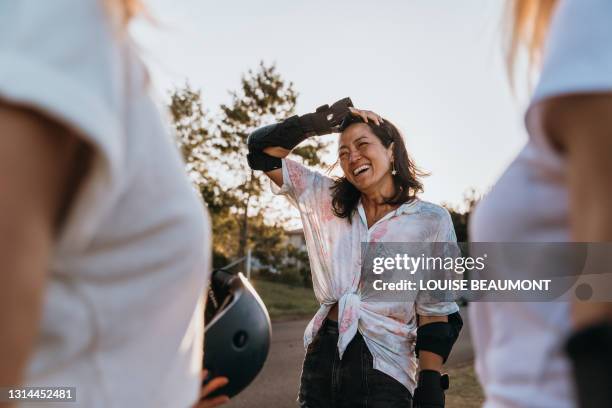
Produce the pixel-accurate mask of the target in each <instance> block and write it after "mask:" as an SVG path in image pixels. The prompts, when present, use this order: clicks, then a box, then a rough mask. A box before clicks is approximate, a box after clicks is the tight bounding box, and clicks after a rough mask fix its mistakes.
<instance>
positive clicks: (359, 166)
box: [338, 123, 393, 192]
mask: <svg viewBox="0 0 612 408" xmlns="http://www.w3.org/2000/svg"><path fill="white" fill-rule="evenodd" d="M338 159H339V161H340V166H341V167H342V171H343V172H344V176H345V177H346V178H347V180H348V181H349V182H350V183H351V184H353V185H354V186H355V187H357V189H358V190H359V191H361V192H368V191H371V190H373V189H374V190H375V189H379V188H382V187H383V186H384V185H385V184H386V183H388V182H391V183H392V182H393V179H392V176H391V173H390V168H391V163H392V160H393V144H391V145H390V146H389V147H388V148H386V147H384V146H383V144H382V143H381V141H380V139H379V138H378V137H377V136H376V135H375V134H374V132H372V129H370V127H369V126H368V125H366V124H365V123H355V124H353V125H350V126H349V127H348V128H346V129H345V130H344V132H342V133H341V134H340V140H339V143H338Z"/></svg>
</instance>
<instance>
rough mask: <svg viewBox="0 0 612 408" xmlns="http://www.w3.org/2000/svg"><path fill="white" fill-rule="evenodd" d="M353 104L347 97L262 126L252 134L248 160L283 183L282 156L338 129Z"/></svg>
mask: <svg viewBox="0 0 612 408" xmlns="http://www.w3.org/2000/svg"><path fill="white" fill-rule="evenodd" d="M352 106H353V103H352V102H351V100H350V98H344V99H341V100H339V101H338V102H336V103H334V104H333V105H332V106H328V105H323V106H320V107H319V108H317V110H316V112H314V113H308V114H306V115H302V116H297V115H295V116H292V117H290V118H288V119H285V120H284V121H282V122H280V123H276V124H274V125H268V126H264V127H261V128H259V129H257V130H255V131H254V132H253V133H251V134H250V135H249V137H248V140H247V144H248V146H249V154H248V155H247V159H248V162H249V166H250V167H251V169H253V170H262V171H264V172H265V173H266V175H267V176H268V177H270V178H271V179H272V181H274V183H276V185H278V186H282V184H283V174H282V161H281V159H282V158H283V157H285V156H287V155H288V154H289V152H291V150H293V148H295V147H296V146H297V145H298V144H300V143H301V142H303V141H304V140H306V139H307V138H309V137H311V136H315V135H326V134H329V133H332V132H334V131H335V130H337V129H338V128H339V127H340V125H341V124H342V121H343V120H344V118H345V117H346V116H347V115H349V114H350V111H349V109H350V108H351V107H352Z"/></svg>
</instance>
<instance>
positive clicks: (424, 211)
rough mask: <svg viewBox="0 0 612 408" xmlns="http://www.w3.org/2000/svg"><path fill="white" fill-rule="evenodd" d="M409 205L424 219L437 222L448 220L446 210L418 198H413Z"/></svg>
mask: <svg viewBox="0 0 612 408" xmlns="http://www.w3.org/2000/svg"><path fill="white" fill-rule="evenodd" d="M410 204H411V205H412V207H414V211H415V212H416V213H418V214H420V215H422V216H424V217H429V218H431V219H432V220H435V221H439V222H440V221H444V220H447V219H450V213H449V212H448V210H447V209H446V208H444V207H443V206H441V205H439V204H435V203H432V202H430V201H425V200H421V199H420V198H415V199H414V200H413V201H412V202H411V203H410Z"/></svg>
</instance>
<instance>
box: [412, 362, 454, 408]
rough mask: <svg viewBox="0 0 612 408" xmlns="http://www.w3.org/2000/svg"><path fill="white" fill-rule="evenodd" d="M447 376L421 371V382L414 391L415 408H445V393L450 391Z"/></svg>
mask: <svg viewBox="0 0 612 408" xmlns="http://www.w3.org/2000/svg"><path fill="white" fill-rule="evenodd" d="M448 386H449V379H448V375H447V374H443V375H442V374H440V373H439V372H437V371H434V370H421V372H419V382H418V384H417V388H416V389H415V390H414V398H413V400H412V406H413V408H444V402H445V397H444V391H445V390H448Z"/></svg>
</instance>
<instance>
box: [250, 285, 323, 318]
mask: <svg viewBox="0 0 612 408" xmlns="http://www.w3.org/2000/svg"><path fill="white" fill-rule="evenodd" d="M251 283H252V284H253V286H254V287H255V289H256V290H257V293H259V296H261V299H262V300H263V302H264V303H265V304H266V307H267V308H268V313H269V314H270V319H272V320H285V319H290V318H301V317H312V316H313V315H314V314H315V312H316V311H317V309H318V308H319V303H318V302H317V300H316V299H315V297H314V292H313V291H312V289H308V288H303V287H299V286H289V285H285V284H283V283H275V282H268V281H264V280H252V281H251Z"/></svg>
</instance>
